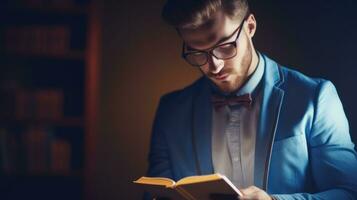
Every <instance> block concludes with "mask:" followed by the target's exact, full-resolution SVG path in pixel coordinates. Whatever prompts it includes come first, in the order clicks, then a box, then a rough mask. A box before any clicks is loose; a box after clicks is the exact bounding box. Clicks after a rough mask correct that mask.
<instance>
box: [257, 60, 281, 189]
mask: <svg viewBox="0 0 357 200" xmlns="http://www.w3.org/2000/svg"><path fill="white" fill-rule="evenodd" d="M263 58H264V59H265V72H264V76H263V81H264V82H263V83H264V85H263V99H262V105H261V112H260V119H259V127H258V131H257V136H256V144H255V163H254V184H255V186H257V187H260V188H262V189H264V190H267V184H268V175H269V165H270V158H271V150H272V143H273V141H274V137H275V132H276V127H277V123H278V120H279V114H280V109H281V105H282V102H283V97H284V91H283V90H281V89H280V88H278V86H279V85H280V84H281V83H282V82H283V81H284V80H283V76H282V75H281V74H280V70H279V67H278V65H277V64H276V63H275V62H274V61H272V60H270V59H268V58H267V57H265V56H263Z"/></svg>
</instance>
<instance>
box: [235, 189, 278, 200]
mask: <svg viewBox="0 0 357 200" xmlns="http://www.w3.org/2000/svg"><path fill="white" fill-rule="evenodd" d="M240 191H241V192H242V194H243V196H241V197H239V199H241V200H273V198H272V197H271V196H269V195H268V194H267V193H266V192H265V191H264V190H262V189H260V188H258V187H255V186H250V187H248V188H245V189H240Z"/></svg>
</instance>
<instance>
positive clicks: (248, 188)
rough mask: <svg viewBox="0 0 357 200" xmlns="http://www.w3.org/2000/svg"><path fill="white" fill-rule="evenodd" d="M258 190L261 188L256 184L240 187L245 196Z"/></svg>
mask: <svg viewBox="0 0 357 200" xmlns="http://www.w3.org/2000/svg"><path fill="white" fill-rule="evenodd" d="M258 190H259V188H257V187H255V186H249V187H247V188H243V189H240V191H241V192H242V194H243V196H244V195H249V194H251V193H253V192H256V191H258Z"/></svg>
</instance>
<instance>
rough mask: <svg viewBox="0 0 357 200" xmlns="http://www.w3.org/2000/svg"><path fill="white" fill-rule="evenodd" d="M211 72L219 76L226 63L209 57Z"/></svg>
mask: <svg viewBox="0 0 357 200" xmlns="http://www.w3.org/2000/svg"><path fill="white" fill-rule="evenodd" d="M208 64H209V70H210V71H211V73H213V74H218V73H219V72H220V71H221V70H222V69H223V67H224V61H223V60H221V59H217V58H216V57H214V56H212V55H211V56H209V58H208Z"/></svg>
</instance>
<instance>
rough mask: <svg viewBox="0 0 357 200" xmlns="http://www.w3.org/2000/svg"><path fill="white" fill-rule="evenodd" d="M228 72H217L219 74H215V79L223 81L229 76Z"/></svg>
mask: <svg viewBox="0 0 357 200" xmlns="http://www.w3.org/2000/svg"><path fill="white" fill-rule="evenodd" d="M228 75H229V74H228V73H225V74H217V75H214V76H213V77H214V79H216V80H219V81H223V80H226V79H227V77H228Z"/></svg>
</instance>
